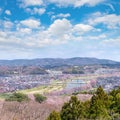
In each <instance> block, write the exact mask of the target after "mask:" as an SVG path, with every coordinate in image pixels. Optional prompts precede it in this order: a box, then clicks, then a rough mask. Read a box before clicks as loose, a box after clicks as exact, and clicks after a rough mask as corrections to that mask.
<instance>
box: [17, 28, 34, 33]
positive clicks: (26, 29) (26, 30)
mask: <svg viewBox="0 0 120 120" xmlns="http://www.w3.org/2000/svg"><path fill="white" fill-rule="evenodd" d="M19 32H21V33H23V34H30V33H31V32H32V30H31V29H29V28H21V29H19Z"/></svg>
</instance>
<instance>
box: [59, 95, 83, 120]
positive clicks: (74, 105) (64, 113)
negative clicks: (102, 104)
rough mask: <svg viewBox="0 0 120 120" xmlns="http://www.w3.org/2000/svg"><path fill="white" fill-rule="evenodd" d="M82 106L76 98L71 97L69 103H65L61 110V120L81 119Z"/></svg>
mask: <svg viewBox="0 0 120 120" xmlns="http://www.w3.org/2000/svg"><path fill="white" fill-rule="evenodd" d="M82 114H83V105H82V104H81V102H80V101H79V100H78V98H77V97H76V96H72V97H71V99H70V101H69V102H67V103H65V104H64V105H63V107H62V110H61V119H62V120H78V119H79V118H82Z"/></svg>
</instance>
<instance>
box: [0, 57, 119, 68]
mask: <svg viewBox="0 0 120 120" xmlns="http://www.w3.org/2000/svg"><path fill="white" fill-rule="evenodd" d="M95 64H97V65H101V64H113V65H115V64H120V62H116V61H112V60H107V59H97V58H81V57H76V58H67V59H62V58H42V59H16V60H0V65H1V66H30V65H33V66H41V67H54V66H73V65H74V66H75V65H76V66H81V65H95Z"/></svg>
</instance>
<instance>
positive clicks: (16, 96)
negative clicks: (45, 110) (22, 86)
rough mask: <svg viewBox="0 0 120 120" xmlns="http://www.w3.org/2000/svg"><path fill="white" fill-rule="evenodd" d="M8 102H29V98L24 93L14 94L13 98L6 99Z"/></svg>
mask: <svg viewBox="0 0 120 120" xmlns="http://www.w3.org/2000/svg"><path fill="white" fill-rule="evenodd" d="M5 100H6V101H18V102H22V101H28V100H29V98H28V96H27V95H25V94H23V93H13V94H12V95H11V96H9V97H8V98H6V99H5Z"/></svg>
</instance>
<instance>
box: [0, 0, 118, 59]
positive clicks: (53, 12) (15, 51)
mask: <svg viewBox="0 0 120 120" xmlns="http://www.w3.org/2000/svg"><path fill="white" fill-rule="evenodd" d="M49 57H52V58H71V57H96V58H104V59H112V60H116V61H120V0H0V59H25V58H29V59H32V58H49Z"/></svg>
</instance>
